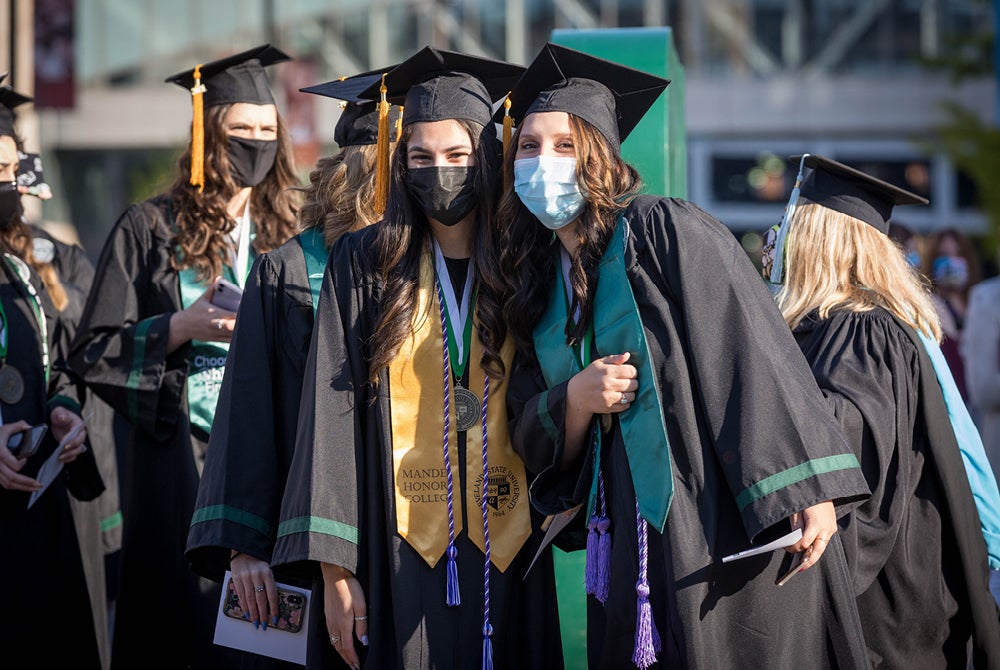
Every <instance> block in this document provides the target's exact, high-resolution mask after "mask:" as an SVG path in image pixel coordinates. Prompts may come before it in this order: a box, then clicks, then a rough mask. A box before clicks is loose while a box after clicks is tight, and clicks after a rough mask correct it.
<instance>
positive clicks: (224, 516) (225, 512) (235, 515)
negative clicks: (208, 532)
mask: <svg viewBox="0 0 1000 670" xmlns="http://www.w3.org/2000/svg"><path fill="white" fill-rule="evenodd" d="M219 520H225V521H232V522H233V523H238V524H240V525H241V526H246V527H247V528H252V529H253V530H255V531H257V532H258V533H260V534H261V535H267V536H270V535H271V524H270V523H269V522H268V521H267V520H265V519H264V518H263V517H260V516H258V515H256V514H251V513H250V512H247V511H246V510H242V509H240V508H238V507H231V506H229V505H209V506H207V507H200V508H198V509H196V510H195V511H194V514H193V515H192V516H191V525H192V526H194V525H195V524H196V523H204V522H205V521H219Z"/></svg>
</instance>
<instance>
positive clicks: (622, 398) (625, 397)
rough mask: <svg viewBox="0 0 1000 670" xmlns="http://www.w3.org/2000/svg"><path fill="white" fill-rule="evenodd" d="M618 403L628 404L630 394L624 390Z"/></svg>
mask: <svg viewBox="0 0 1000 670" xmlns="http://www.w3.org/2000/svg"><path fill="white" fill-rule="evenodd" d="M618 403H619V404H621V405H627V404H628V395H627V394H626V393H624V392H623V393H622V397H621V399H620V400H619V401H618Z"/></svg>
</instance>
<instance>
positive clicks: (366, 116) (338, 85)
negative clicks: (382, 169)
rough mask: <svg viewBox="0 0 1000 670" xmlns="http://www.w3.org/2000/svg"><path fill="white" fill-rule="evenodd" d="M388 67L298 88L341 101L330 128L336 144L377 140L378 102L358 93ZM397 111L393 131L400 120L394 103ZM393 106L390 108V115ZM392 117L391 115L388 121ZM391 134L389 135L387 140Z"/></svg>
mask: <svg viewBox="0 0 1000 670" xmlns="http://www.w3.org/2000/svg"><path fill="white" fill-rule="evenodd" d="M389 69H391V68H382V69H380V70H371V71H369V72H363V73H361V74H356V75H354V76H352V77H341V78H340V79H334V80H333V81H328V82H326V83H323V84H316V85H315V86H307V87H306V88H300V89H299V90H300V91H302V92H303V93H313V94H315V95H322V96H325V97H327V98H334V99H336V100H340V101H341V105H340V106H341V110H342V111H341V114H340V119H338V120H337V125H336V127H335V128H334V130H333V139H334V141H335V142H336V143H337V146H338V147H350V146H364V145H369V144H376V143H377V142H378V103H377V102H375V101H373V100H368V99H365V98H363V97H361V93H363V92H364V91H365V90H367V89H368V88H369V87H371V86H373V85H377V84H378V83H379V82H380V81H381V80H382V75H383V74H385V73H386V72H388V71H389ZM394 110H395V115H396V123H397V127H396V135H397V137H398V135H399V127H398V123H399V121H400V120H401V118H402V117H401V115H400V112H399V108H398V107H395V106H394ZM392 113H393V110H390V115H391V114H392ZM391 122H392V119H390V124H391ZM391 140H392V138H390V141H391Z"/></svg>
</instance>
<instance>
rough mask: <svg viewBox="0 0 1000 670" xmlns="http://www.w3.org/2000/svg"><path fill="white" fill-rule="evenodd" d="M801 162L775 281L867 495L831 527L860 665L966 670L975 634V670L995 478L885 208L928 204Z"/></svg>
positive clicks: (986, 596)
mask: <svg viewBox="0 0 1000 670" xmlns="http://www.w3.org/2000/svg"><path fill="white" fill-rule="evenodd" d="M798 162H800V163H801V164H802V165H803V166H804V167H811V168H813V171H812V172H811V173H810V174H809V176H808V178H807V179H806V180H805V181H804V182H801V189H800V190H799V191H798V193H797V201H796V197H795V196H793V203H792V204H791V205H790V207H789V210H790V212H791V213H790V215H789V216H788V217H787V223H786V224H785V229H784V230H782V231H780V232H779V234H778V236H777V239H778V240H782V239H783V240H784V241H785V242H784V244H783V245H781V246H783V250H784V253H782V248H781V247H780V246H779V248H778V249H777V250H776V253H775V254H774V258H775V260H776V262H778V263H780V264H781V267H779V268H778V272H777V273H776V274H774V275H772V276H771V278H772V281H780V280H782V279H783V284H782V287H781V289H780V291H779V292H778V294H777V301H778V305H779V307H780V309H781V311H782V314H783V315H784V317H785V320H786V321H787V323H788V325H789V326H790V327H791V328H792V330H793V332H794V334H795V337H796V339H797V341H798V344H799V346H800V348H801V349H802V351H803V353H804V354H805V356H806V358H807V360H808V361H809V363H810V365H811V367H812V371H813V374H814V376H815V377H816V381H817V382H818V383H819V386H820V388H821V389H822V391H823V393H824V394H825V396H826V397H827V400H828V401H829V402H830V403H831V404H832V406H833V408H834V411H835V413H836V415H837V417H838V419H839V420H840V423H841V426H842V427H843V429H844V432H845V434H846V435H847V437H848V440H849V441H850V443H851V444H852V446H853V447H854V449H856V450H857V454H858V458H859V460H860V461H861V466H862V469H863V470H864V473H865V477H866V479H867V480H868V485H869V487H870V488H871V490H872V493H873V495H872V497H871V499H870V500H868V501H867V502H865V503H864V504H863V505H861V506H860V507H858V508H857V509H856V510H855V511H854V512H853V513H852V514H851V515H849V516H847V517H845V518H844V519H842V520H841V526H842V532H841V533H840V534H841V535H842V536H843V542H844V545H845V548H846V550H847V555H848V561H849V565H850V566H851V574H852V577H853V579H854V586H855V593H856V595H857V602H858V609H859V613H860V615H861V620H862V623H863V625H864V630H865V640H866V644H867V646H868V652H869V658H870V660H871V662H872V664H873V665H874V666H875V667H880V668H881V667H885V668H945V667H948V668H965V667H967V665H968V660H969V659H968V651H967V650H968V649H969V643H970V640H971V642H972V647H971V649H972V659H973V661H974V666H975V667H977V668H979V667H991V668H992V667H997V664H998V663H1000V656H998V654H1000V623H998V619H997V609H996V605H995V603H994V602H993V600H992V598H991V596H990V593H989V589H988V570H987V560H988V559H989V560H990V561H996V560H997V557H998V555H1000V552H998V551H997V549H998V547H1000V543H998V541H1000V535H997V534H996V527H997V525H996V523H995V522H996V513H997V509H998V503H997V500H998V499H997V493H996V481H995V480H994V479H993V475H992V472H991V471H990V470H989V466H988V464H986V462H985V455H984V453H983V449H982V442H981V441H979V436H978V434H976V433H975V430H974V428H971V421H970V420H969V419H968V413H967V412H965V406H964V404H962V402H961V398H960V397H959V395H958V391H957V388H956V386H955V383H954V381H953V380H952V378H951V376H950V375H949V374H948V368H947V364H946V363H945V362H944V358H943V356H942V355H941V352H940V349H939V348H938V347H937V344H936V342H937V341H938V340H939V339H940V337H941V328H940V325H939V323H938V317H937V314H936V312H935V309H934V306H933V303H932V302H931V297H930V293H929V291H928V289H927V287H926V285H925V284H924V282H923V281H922V279H921V278H920V275H919V274H918V273H917V272H916V270H915V269H914V268H913V267H912V266H911V265H910V264H909V263H908V262H907V261H906V257H905V256H904V254H903V251H902V250H901V249H900V248H898V247H897V246H896V245H895V244H894V243H893V242H892V241H891V240H890V238H889V237H888V235H887V234H886V233H887V231H888V220H889V217H890V215H891V213H892V209H893V206H894V205H903V204H917V203H926V200H924V199H923V198H920V197H919V196H916V195H914V194H912V193H909V192H907V191H904V190H902V189H899V188H896V187H895V186H893V185H891V184H888V183H885V182H883V181H880V180H878V179H875V178H874V177H871V176H869V175H866V174H864V173H862V172H858V171H857V170H854V169H852V168H850V167H848V166H846V165H843V164H841V163H837V162H835V161H831V160H829V159H826V158H823V157H821V156H807V157H805V158H804V159H799V160H798ZM765 271H766V272H769V269H767V268H765ZM782 272H783V274H784V276H783V277H780V276H778V275H780V274H782ZM970 431H971V432H970ZM977 443H978V447H976V444H977ZM960 449H961V452H960ZM960 453H961V455H960ZM963 457H964V459H965V461H966V463H965V467H963ZM990 501H991V502H990ZM977 506H978V508H979V509H978V511H977ZM984 536H985V537H986V544H984V539H983V538H984ZM987 544H988V545H989V551H988V550H987Z"/></svg>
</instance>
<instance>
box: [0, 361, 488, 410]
mask: <svg viewBox="0 0 1000 670" xmlns="http://www.w3.org/2000/svg"><path fill="white" fill-rule="evenodd" d="M470 395H471V394H470ZM23 396H24V378H23V377H22V376H21V373H20V372H19V371H18V369H17V368H15V367H14V366H13V365H11V364H10V363H5V364H4V365H3V367H0V401H2V402H5V403H7V404H8V405H13V404H15V403H17V402H18V401H20V400H21V398H22V397H23ZM473 398H475V396H473ZM477 402H478V401H477Z"/></svg>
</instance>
